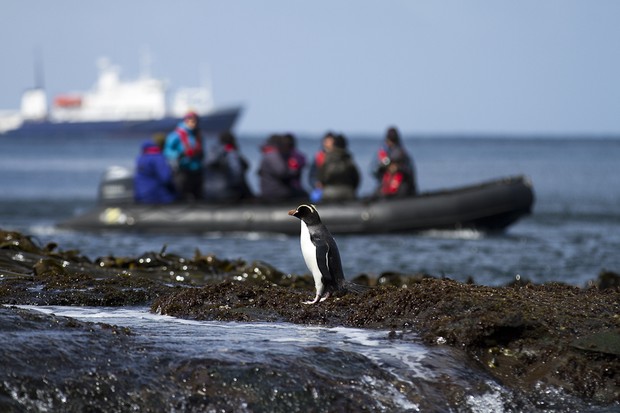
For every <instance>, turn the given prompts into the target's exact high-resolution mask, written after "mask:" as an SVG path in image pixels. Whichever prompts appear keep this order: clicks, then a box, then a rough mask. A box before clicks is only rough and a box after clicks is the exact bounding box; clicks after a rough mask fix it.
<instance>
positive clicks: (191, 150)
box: [176, 128, 202, 158]
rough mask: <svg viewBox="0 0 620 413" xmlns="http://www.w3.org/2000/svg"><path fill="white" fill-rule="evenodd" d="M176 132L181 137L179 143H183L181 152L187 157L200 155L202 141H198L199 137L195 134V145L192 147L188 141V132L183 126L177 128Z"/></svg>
mask: <svg viewBox="0 0 620 413" xmlns="http://www.w3.org/2000/svg"><path fill="white" fill-rule="evenodd" d="M176 132H177V133H178V134H179V137H180V138H181V143H182V144H183V153H184V154H185V156H187V157H188V158H194V157H202V143H201V142H200V137H199V136H196V145H195V146H194V147H192V145H191V144H190V142H189V134H188V133H187V131H186V130H185V129H183V128H177V129H176Z"/></svg>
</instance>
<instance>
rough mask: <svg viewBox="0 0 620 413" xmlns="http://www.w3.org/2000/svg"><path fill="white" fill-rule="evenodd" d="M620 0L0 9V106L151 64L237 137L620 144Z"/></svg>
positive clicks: (119, 2) (31, 2)
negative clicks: (337, 135)
mask: <svg viewBox="0 0 620 413" xmlns="http://www.w3.org/2000/svg"><path fill="white" fill-rule="evenodd" d="M619 17H620V1H617V0H596V1H592V0H519V1H506V0H467V1H465V0H384V1H380V0H329V1H327V0H315V1H296V0H261V1H257V0H227V1H223V0H222V1H212V0H183V1H169V0H132V1H125V0H106V1H105V2H85V1H78V0H73V1H71V0H55V1H44V0H40V1H35V0H1V5H0V38H1V39H2V46H1V50H2V61H1V63H0V109H17V108H18V106H19V101H20V98H21V94H22V92H23V91H24V90H25V89H27V88H29V87H32V86H34V83H35V75H34V61H35V56H40V58H41V60H42V62H43V68H44V84H45V87H46V89H47V91H48V94H49V95H50V96H54V95H56V94H59V93H63V92H69V91H80V90H87V89H89V88H91V87H92V86H93V84H94V83H95V81H96V77H97V66H96V61H97V59H98V58H100V57H104V56H105V57H108V58H109V59H110V60H111V61H112V62H113V63H114V64H117V65H119V66H120V67H121V68H122V72H121V77H123V78H125V79H132V78H135V77H137V76H138V75H139V73H140V70H141V59H142V58H141V56H144V53H145V51H148V54H149V55H150V58H151V61H152V64H151V74H153V75H154V76H156V77H160V78H163V79H166V80H167V81H168V83H169V86H170V88H171V89H174V88H175V87H182V86H197V85H199V84H200V82H201V81H202V80H203V79H204V78H205V74H207V73H208V74H209V78H210V80H211V83H212V86H213V93H214V98H215V101H216V104H217V105H219V106H230V105H234V104H242V105H243V106H244V108H245V111H244V113H243V116H242V118H241V119H240V122H239V123H238V125H237V128H236V130H237V131H238V132H245V133H271V132H275V131H290V132H294V133H322V132H324V131H325V130H328V129H335V130H339V131H342V132H345V133H383V131H384V130H385V129H386V128H387V127H388V126H390V125H395V126H397V127H399V128H400V129H401V131H403V132H404V133H411V134H414V133H418V134H508V135H534V134H536V135H538V134H555V135H557V134H560V135H561V134H573V135H584V134H591V135H620V47H619V44H620V24H618V18H619Z"/></svg>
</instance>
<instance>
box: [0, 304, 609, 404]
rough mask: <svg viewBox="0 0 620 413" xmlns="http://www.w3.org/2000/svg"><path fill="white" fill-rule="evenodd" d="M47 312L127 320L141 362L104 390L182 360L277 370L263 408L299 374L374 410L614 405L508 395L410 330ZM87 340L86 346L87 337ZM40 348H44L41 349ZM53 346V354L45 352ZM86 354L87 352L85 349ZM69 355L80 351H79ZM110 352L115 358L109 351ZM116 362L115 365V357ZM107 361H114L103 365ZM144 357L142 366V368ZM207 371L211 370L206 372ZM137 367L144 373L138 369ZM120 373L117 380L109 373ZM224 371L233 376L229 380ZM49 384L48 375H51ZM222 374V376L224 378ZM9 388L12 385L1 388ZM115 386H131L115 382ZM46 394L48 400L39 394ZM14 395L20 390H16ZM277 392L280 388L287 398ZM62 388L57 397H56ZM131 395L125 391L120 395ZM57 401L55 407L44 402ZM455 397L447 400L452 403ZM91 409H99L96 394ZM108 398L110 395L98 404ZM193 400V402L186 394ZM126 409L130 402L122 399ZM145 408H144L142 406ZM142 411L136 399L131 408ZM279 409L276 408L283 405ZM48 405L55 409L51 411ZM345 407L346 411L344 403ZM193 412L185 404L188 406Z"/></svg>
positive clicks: (254, 384) (296, 390)
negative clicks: (365, 400) (135, 372)
mask: <svg viewBox="0 0 620 413" xmlns="http://www.w3.org/2000/svg"><path fill="white" fill-rule="evenodd" d="M21 308H24V309H34V310H36V311H40V312H43V313H46V314H55V315H56V316H65V317H72V318H75V319H78V320H81V321H89V322H98V323H108V324H114V325H118V326H123V327H128V328H129V329H130V330H131V332H132V335H131V340H132V341H133V342H134V346H135V348H137V349H140V350H139V351H138V354H136V356H137V358H139V359H140V361H136V362H135V364H136V365H133V366H132V365H125V366H123V367H124V369H118V371H117V373H116V375H112V374H108V373H105V372H100V374H99V375H98V376H99V378H98V384H97V386H100V387H102V388H103V387H106V386H108V385H109V383H107V381H108V380H110V378H112V380H110V381H112V383H113V384H114V383H116V384H117V385H118V383H119V382H120V381H121V380H122V374H123V372H124V371H127V369H129V370H131V369H144V368H148V369H150V370H153V371H157V370H158V369H160V368H161V366H160V364H163V365H165V366H168V368H170V366H182V365H184V364H185V363H206V364H207V365H211V366H216V365H222V364H223V365H226V366H227V367H226V374H223V373H222V372H221V371H220V375H221V376H220V379H221V380H222V382H221V383H217V384H212V385H214V386H218V387H222V388H223V389H225V388H226V387H227V386H231V387H234V386H242V387H246V388H248V389H252V391H249V392H248V394H250V393H252V392H261V391H265V389H263V387H264V384H263V383H261V382H267V383H268V382H269V379H268V378H264V379H265V380H254V379H250V380H248V377H247V376H248V372H247V370H248V366H253V369H254V370H258V371H265V370H267V371H277V372H279V373H278V374H279V375H280V376H284V384H282V381H281V380H274V383H269V384H268V385H267V388H268V390H267V391H266V395H272V396H273V397H270V400H265V403H266V406H271V407H266V408H265V409H263V410H261V411H307V410H306V409H304V406H306V408H309V409H310V410H312V408H311V407H309V406H308V404H307V403H308V401H307V400H306V401H304V397H305V396H304V393H307V392H308V388H309V387H312V385H311V384H309V383H311V381H309V382H308V383H305V382H304V380H303V379H304V378H312V380H315V379H316V377H324V378H325V380H330V381H331V380H333V381H334V382H335V383H341V386H342V388H343V389H345V390H344V393H345V394H347V393H351V394H358V396H359V394H365V395H366V396H367V397H370V399H369V400H372V405H369V406H366V407H367V408H368V409H371V410H372V411H390V412H392V411H393V412H420V411H422V412H424V411H437V412H439V411H455V412H478V413H485V412H488V413H498V412H516V411H540V412H573V411H591V412H598V413H607V412H611V411H613V408H612V409H611V410H610V409H609V408H600V407H596V406H592V405H588V404H585V403H583V402H581V401H579V400H576V399H574V398H572V397H571V396H569V395H567V394H565V393H563V392H562V391H561V390H559V389H553V388H544V389H543V388H542V387H541V388H540V389H537V390H535V391H534V392H532V393H531V394H527V395H524V394H518V393H515V392H512V391H510V390H508V389H506V388H505V387H503V386H502V385H501V384H500V383H497V382H496V381H494V380H493V379H491V378H490V377H488V376H487V375H485V374H483V373H481V372H480V370H479V369H478V368H477V367H476V366H475V365H474V364H472V363H471V362H469V361H467V360H466V358H465V357H463V355H462V353H460V352H459V351H457V350H454V349H451V348H449V347H443V346H437V347H433V348H428V347H425V346H422V345H421V344H420V343H419V341H418V339H417V337H416V336H415V334H414V333H411V332H409V333H403V332H400V333H402V334H403V335H400V334H399V338H397V339H394V338H390V334H389V332H388V331H380V330H379V331H376V330H360V329H353V328H324V327H310V326H299V325H293V324H287V323H251V324H248V323H230V322H228V323H221V322H203V321H188V320H180V319H175V318H173V317H167V316H160V315H156V314H152V313H149V312H148V311H147V309H146V308H91V307H79V308H76V307H59V306H46V307H30V306H21ZM77 335H78V333H71V332H69V333H67V332H50V331H46V330H44V331H40V332H37V331H28V332H26V333H24V334H23V337H22V335H20V334H19V333H12V334H11V335H10V337H5V338H4V339H3V338H2V337H0V344H2V346H3V349H5V350H7V349H13V350H14V354H15V357H16V358H19V357H22V358H27V357H28V355H29V354H31V353H32V352H37V351H40V350H39V348H40V347H41V344H40V343H45V346H54V347H55V348H57V349H63V350H62V351H64V352H67V351H74V350H75V349H74V347H71V344H69V342H72V344H73V345H75V343H76V342H79V341H85V340H84V339H83V338H80V339H79V340H78V339H77V337H76V336H77ZM85 344H88V343H86V342H85ZM41 350H42V349H41ZM53 352H54V351H52V353H53ZM84 352H85V354H88V349H87V348H84ZM75 357H85V356H84V355H82V354H80V353H77V354H75ZM97 357H99V356H98V354H97V353H95V352H94V350H93V354H92V355H91V356H89V357H87V358H86V360H85V363H84V367H83V369H84V370H89V369H90V370H94V369H95V368H94V367H92V366H90V365H89V361H87V360H94V359H96V358H97ZM112 358H113V356H112ZM116 363H118V362H116ZM108 364H111V365H112V366H114V364H115V361H113V360H111V361H109V362H108ZM143 364H146V366H148V367H146V366H143ZM213 370H215V368H214V369H213ZM73 374H76V375H79V374H81V372H79V371H74V372H73ZM144 374H145V372H143V373H142V375H144ZM116 376H118V377H116ZM231 377H232V379H231ZM166 380H168V378H167V377H165V375H164V376H163V377H156V378H152V379H151V382H149V386H151V387H153V386H155V387H156V388H158V389H159V390H158V391H159V392H162V393H163V394H164V397H163V399H164V400H165V399H167V398H168V396H167V394H166V392H167V391H169V387H170V386H169V385H168V384H167V383H166ZM49 381H50V382H52V380H51V378H50V379H49ZM226 381H230V383H227V382H226ZM9 388H10V386H9ZM341 390H342V389H339V390H336V389H334V392H333V393H332V392H330V391H329V390H325V389H316V390H315V391H314V393H312V392H311V393H312V394H311V396H310V397H311V398H312V399H313V400H314V402H315V403H316V405H317V406H324V407H325V408H321V410H322V411H323V410H324V411H329V410H330V409H329V407H328V406H329V404H327V405H325V404H324V403H322V402H321V400H322V399H323V400H324V401H325V402H326V403H328V401H329V400H332V401H333V400H334V398H342V397H343V393H342V391H341ZM118 391H121V393H122V392H123V391H124V392H127V393H128V394H129V393H131V392H133V391H134V389H133V388H130V389H118ZM45 392H47V393H49V397H48V398H46V397H41V394H45ZM65 392H67V393H70V390H67V389H60V388H41V389H39V393H40V394H39V396H40V397H39V401H37V402H36V403H33V404H29V403H28V400H22V401H23V402H24V405H29V406H31V407H33V408H35V409H38V410H39V411H47V410H50V409H49V407H52V406H56V405H58V399H60V400H61V404H62V403H67V402H66V401H63V400H67V401H68V400H71V398H72V397H75V396H74V395H72V394H64V393H65ZM14 393H15V394H22V391H20V390H19V389H15V390H14ZM278 393H286V394H285V395H283V394H280V395H278ZM59 394H62V397H59V396H58V395H59ZM182 397H183V396H181V395H179V394H178V393H172V394H171V395H170V397H169V401H168V403H169V405H162V406H160V408H161V411H177V410H176V409H175V406H178V405H179V403H180V402H182V401H183V400H182ZM127 398H129V396H127ZM53 399H56V404H54V403H53V402H52V401H51V400H53ZM457 400H458V401H459V403H457V404H456V407H455V401H457ZM93 403H95V404H93V405H92V408H94V409H97V404H96V403H98V402H97V401H93ZM104 403H107V405H108V406H109V405H110V401H108V402H104ZM186 403H188V404H187V406H188V408H189V406H192V401H191V400H187V401H186ZM128 407H129V406H128ZM143 407H144V406H143ZM136 408H137V409H138V410H140V407H139V406H136ZM230 408H231V409H233V410H235V411H252V409H251V408H248V406H247V405H245V403H242V404H240V405H239V406H236V407H235V406H230ZM283 409H284V410H283ZM52 410H53V409H52ZM345 410H346V409H345ZM192 411H193V410H192Z"/></svg>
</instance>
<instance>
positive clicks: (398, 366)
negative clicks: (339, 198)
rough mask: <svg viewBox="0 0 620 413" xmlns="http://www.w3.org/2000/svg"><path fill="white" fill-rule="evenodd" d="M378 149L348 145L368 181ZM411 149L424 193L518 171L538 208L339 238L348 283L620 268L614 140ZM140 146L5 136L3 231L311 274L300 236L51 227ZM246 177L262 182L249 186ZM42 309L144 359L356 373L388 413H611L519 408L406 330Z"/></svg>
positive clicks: (497, 279)
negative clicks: (125, 332) (476, 228)
mask: <svg viewBox="0 0 620 413" xmlns="http://www.w3.org/2000/svg"><path fill="white" fill-rule="evenodd" d="M241 138H242V139H241V144H242V147H243V151H244V153H245V154H246V156H248V158H249V159H250V161H251V162H252V164H253V166H254V168H255V167H256V164H257V160H258V155H259V152H258V145H259V144H260V142H261V140H260V139H259V138H257V137H251V136H247V137H241ZM319 140H320V137H318V136H317V137H306V138H303V139H301V140H300V147H301V149H302V150H304V151H305V152H306V153H307V154H311V153H313V152H314V151H315V150H316V149H317V148H318V146H319ZM379 141H380V136H351V137H350V147H351V148H352V150H353V152H354V154H355V156H356V159H357V161H358V163H359V165H360V167H361V169H362V170H363V171H365V172H366V170H367V169H368V165H369V164H370V160H371V157H372V155H373V153H374V150H375V149H376V147H377V144H378V142H379ZM406 144H407V146H408V148H409V149H410V151H411V153H412V155H413V156H414V158H415V161H416V166H417V171H418V182H419V186H420V188H421V190H423V191H424V190H434V189H440V188H449V187H454V186H458V185H464V184H471V183H477V182H480V181H484V180H488V179H494V178H497V177H500V176H508V175H517V174H525V175H528V176H529V177H530V178H531V179H532V181H533V183H534V189H535V193H536V204H535V208H534V213H533V215H532V216H531V217H528V218H526V219H523V220H522V221H520V222H519V223H518V224H516V225H514V226H513V227H511V228H510V229H509V230H508V232H507V233H506V234H503V235H493V236H488V235H485V234H481V233H477V232H472V231H439V232H438V231H429V232H426V233H422V234H412V235H382V236H372V237H369V236H341V237H338V239H337V241H338V243H339V246H340V250H341V255H342V257H343V264H344V267H345V270H346V272H347V273H348V275H350V276H354V275H357V274H359V273H362V272H365V273H370V274H379V273H381V272H384V271H402V272H419V271H424V272H428V273H430V274H433V275H445V276H449V277H451V278H454V279H457V280H465V279H467V278H468V277H470V276H471V277H473V278H474V279H475V280H476V281H477V282H478V283H482V284H487V285H498V284H504V283H506V282H508V281H511V280H512V279H514V277H515V276H516V275H517V274H518V275H520V276H521V277H522V278H527V279H531V280H533V281H536V282H545V281H563V282H567V283H571V284H575V285H580V286H582V285H584V284H586V283H587V282H588V280H591V279H593V278H595V277H596V276H597V274H598V273H599V271H601V270H602V269H608V270H612V271H620V254H618V253H617V251H619V250H620V210H619V209H618V205H620V181H618V176H620V162H618V161H619V160H620V139H619V140H605V139H590V138H587V137H585V138H583V139H563V138H561V137H556V138H547V139H533V138H527V139H526V138H484V139H476V138H472V137H469V138H467V137H464V138H431V137H425V138H420V137H412V138H409V139H407V140H406ZM139 146H140V141H139V140H118V139H110V138H107V139H102V138H98V137H86V138H83V139H75V138H73V139H68V138H67V139H62V138H54V139H49V140H46V139H22V140H14V139H7V138H2V137H0V227H2V228H3V229H15V230H19V231H22V232H24V233H27V234H32V235H34V236H36V237H37V238H38V239H39V240H40V241H41V242H42V243H46V242H48V241H55V242H58V243H59V244H60V246H61V248H63V249H72V248H76V249H79V250H81V251H82V252H83V253H84V254H86V255H88V256H90V257H91V258H95V257H99V256H105V255H109V254H111V255H117V256H135V255H141V254H142V253H144V252H147V251H159V250H160V249H161V248H162V246H164V245H166V246H167V248H168V251H169V252H174V253H177V254H180V255H185V256H192V255H193V253H194V250H195V248H199V249H200V250H201V252H203V253H215V254H217V255H218V256H220V257H222V258H233V259H234V258H243V259H245V260H248V261H253V260H261V261H265V262H268V263H270V264H272V265H274V266H275V267H277V268H279V269H281V270H283V271H287V272H291V273H305V272H306V269H305V267H304V264H303V260H302V258H301V254H300V251H299V245H298V239H297V238H296V237H288V236H281V235H268V234H234V235H222V234H203V235H178V234H175V235H167V234H159V235H152V234H150V235H148V236H145V235H141V234H119V233H99V234H91V233H80V232H72V231H61V230H58V229H56V228H55V224H56V223H57V222H59V221H60V220H63V219H66V218H68V217H70V216H72V215H73V214H76V213H78V212H80V211H83V210H85V209H87V208H89V207H91V206H92V205H94V203H95V197H96V193H97V184H98V182H99V179H100V177H101V175H102V174H103V172H104V171H105V169H106V168H107V167H109V166H111V165H123V166H128V167H130V166H132V164H133V159H134V158H135V156H136V154H137V152H138V148H139ZM251 182H252V184H253V185H256V179H255V178H253V177H252V176H251ZM372 188H373V182H372V179H371V178H370V176H369V175H368V173H365V174H364V179H363V186H362V192H364V193H368V192H370V191H371V190H372ZM39 310H40V311H44V312H47V313H51V312H53V313H56V314H58V315H66V316H71V317H75V318H78V319H81V320H87V321H95V322H99V321H101V322H106V323H111V324H118V325H121V326H127V327H129V328H131V329H132V331H134V332H135V334H136V337H135V340H138V341H140V342H141V343H142V344H143V345H144V348H149V349H157V351H161V352H162V354H163V353H165V354H167V355H178V356H183V357H186V356H187V357H190V358H192V357H193V358H194V359H199V358H200V357H202V356H204V354H205V353H208V354H209V357H213V358H215V359H216V360H221V361H231V362H232V363H233V364H235V363H236V364H239V365H243V363H248V362H252V363H254V362H256V363H266V364H272V365H274V366H279V367H280V368H282V369H284V370H286V371H289V370H290V371H294V369H307V371H310V372H312V373H308V374H315V373H316V374H319V373H320V374H325V375H327V377H331V378H338V377H340V376H339V375H340V374H343V375H344V376H343V377H345V376H346V377H345V379H347V380H348V379H350V378H351V377H355V380H353V381H352V383H354V384H353V385H354V386H358V389H362V390H363V391H365V392H367V393H368V394H370V395H371V396H372V397H373V398H374V399H376V400H378V402H377V403H384V405H385V406H388V407H386V409H385V410H386V411H425V410H426V411H429V410H430V411H445V410H447V408H446V406H447V404H446V403H447V398H448V396H447V395H446V393H445V389H446V386H448V387H451V388H452V389H457V392H458V391H460V392H464V393H463V394H465V395H466V396H465V398H464V400H465V401H464V402H463V404H462V408H461V409H458V410H457V411H467V412H470V411H471V412H496V411H562V412H564V411H565V412H569V411H599V412H603V411H607V410H605V409H594V408H593V407H592V406H587V405H584V404H583V403H582V402H580V401H576V400H572V399H571V398H570V397H567V396H566V395H565V394H563V393H562V392H561V391H559V390H553V389H542V388H541V389H540V391H539V392H538V394H535V395H530V396H528V398H524V397H523V396H522V395H516V394H513V393H511V392H510V391H508V390H506V389H505V388H504V387H503V386H501V385H500V384H499V383H496V382H494V381H492V380H490V379H489V378H488V377H487V376H486V375H484V374H482V373H480V372H479V371H477V370H475V369H474V368H472V366H471V365H469V364H468V362H467V361H466V360H465V359H464V358H463V357H462V356H461V354H460V353H458V352H457V351H455V350H451V349H446V348H442V347H441V346H440V347H437V348H432V349H430V348H426V347H424V346H422V345H421V344H420V343H419V342H417V340H416V338H415V336H413V335H412V336H408V337H406V339H405V340H398V341H394V340H390V339H389V338H388V332H386V331H362V330H355V329H345V328H335V329H334V328H332V329H328V328H319V327H308V326H295V325H289V324H284V323H270V324H264V323H260V324H249V325H248V324H239V323H213V322H190V321H182V320H177V319H173V318H170V317H162V316H158V315H154V314H149V313H148V312H147V311H146V309H143V308H140V309H136V308H120V309H106V308H62V307H50V308H39ZM64 339H66V338H62V337H56V336H54V333H53V332H50V331H47V330H42V331H40V332H29V333H26V335H25V336H24V337H21V338H20V337H19V336H18V335H15V334H13V335H11V336H6V337H5V336H2V335H0V341H1V342H2V345H3V346H13V347H14V348H15V351H16V355H17V356H19V355H20V354H22V355H21V356H19V357H18V359H27V357H28V354H29V353H28V352H29V351H33V352H40V351H44V349H42V348H41V347H40V346H41V344H40V343H46V344H45V345H46V346H49V345H52V346H53V345H55V343H56V344H58V343H61V341H62V340H64ZM20 340H21V341H20ZM68 340H71V338H68ZM13 347H11V348H13ZM318 348H320V349H325V350H321V351H320V352H319V353H320V354H326V355H328V357H327V356H326V357H325V358H324V359H322V358H320V357H319V358H317V357H315V355H316V353H317V349H318ZM20 351H21V353H20ZM84 351H85V352H87V351H88V349H87V348H84ZM322 360H324V361H322ZM342 360H345V361H346V363H348V364H349V365H350V366H354V368H353V370H352V371H347V372H346V374H345V373H343V371H342V370H338V369H335V367H334V365H335V364H334V362H335V361H342ZM136 363H137V362H136ZM369 372H370V373H369ZM231 374H232V373H231ZM240 377H241V376H240ZM343 380H344V379H343ZM347 383H348V382H347ZM403 383H405V384H406V386H404V387H402V384H403ZM248 385H249V384H248ZM399 386H400V387H399ZM404 388H407V389H411V390H410V393H403V389H404ZM472 389H476V390H472ZM47 390H49V391H58V389H47ZM16 392H17V390H16ZM412 393H416V394H417V396H415V397H414V396H412ZM16 394H18V393H16ZM16 397H17V396H16ZM416 397H417V398H416ZM420 400H424V403H425V404H421V402H420ZM533 400H534V401H533ZM429 406H430V408H429ZM35 407H36V406H35ZM39 407H41V406H39ZM39 410H40V411H43V410H45V406H42V407H41V408H40V409H39ZM168 410H170V409H168ZM35 411H36V409H35ZM171 411H172V410H171Z"/></svg>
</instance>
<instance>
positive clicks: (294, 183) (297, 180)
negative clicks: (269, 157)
mask: <svg viewBox="0 0 620 413" xmlns="http://www.w3.org/2000/svg"><path fill="white" fill-rule="evenodd" d="M282 140H283V142H284V143H283V144H284V153H285V154H288V157H287V164H288V169H289V173H290V175H291V177H290V186H291V187H293V191H294V192H295V196H296V197H300V198H301V197H303V198H306V197H308V193H307V192H306V190H305V189H304V187H303V185H302V183H301V174H302V172H303V169H304V168H305V167H306V156H305V155H304V154H303V153H302V152H301V151H299V150H298V149H297V142H296V139H295V136H294V135H293V134H292V133H286V134H284V136H283V138H282Z"/></svg>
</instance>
